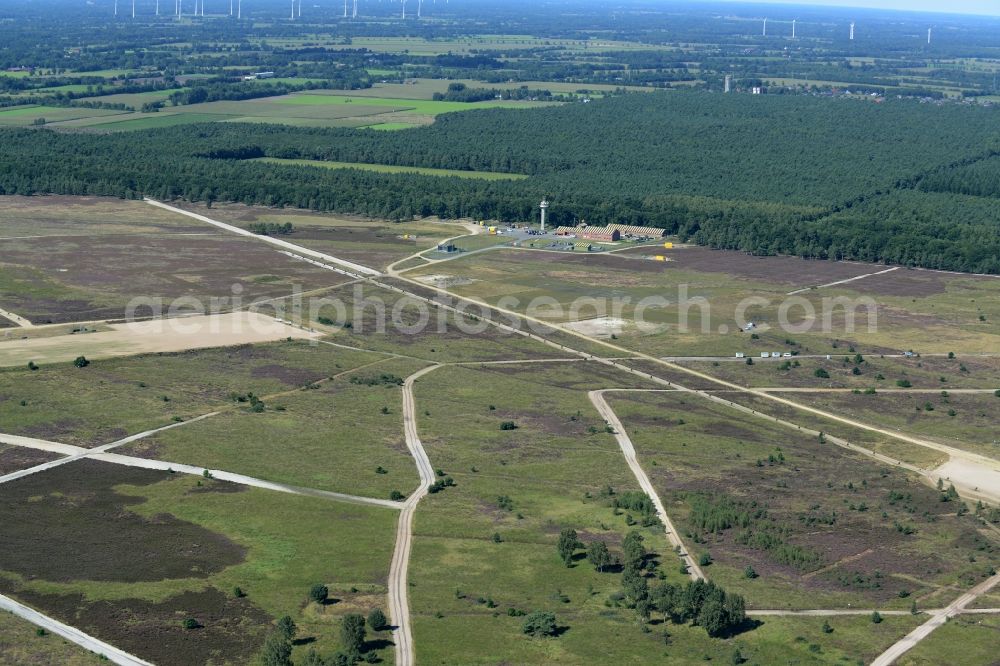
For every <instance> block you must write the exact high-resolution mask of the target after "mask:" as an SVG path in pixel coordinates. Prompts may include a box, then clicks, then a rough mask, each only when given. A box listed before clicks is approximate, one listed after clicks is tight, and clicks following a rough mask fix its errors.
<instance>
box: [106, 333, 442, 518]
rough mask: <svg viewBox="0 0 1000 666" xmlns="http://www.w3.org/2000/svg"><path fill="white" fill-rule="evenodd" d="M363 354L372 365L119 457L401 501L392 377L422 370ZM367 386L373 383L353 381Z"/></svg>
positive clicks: (405, 463)
mask: <svg viewBox="0 0 1000 666" xmlns="http://www.w3.org/2000/svg"><path fill="white" fill-rule="evenodd" d="M327 349H330V352H326V353H328V354H329V353H336V352H335V350H334V349H333V348H327ZM371 356H372V358H373V359H375V361H374V362H373V361H369V362H368V363H367V364H365V365H363V366H361V367H359V368H357V369H355V370H346V371H342V372H341V373H340V376H339V377H338V378H337V379H335V380H333V381H330V382H326V383H324V384H322V385H321V386H317V387H316V389H313V390H302V391H297V392H293V393H289V394H286V395H281V396H278V397H275V398H274V399H273V400H265V403H266V405H267V409H266V410H265V411H264V412H263V413H261V414H255V413H250V412H248V411H246V410H239V409H236V410H229V411H227V412H226V413H224V414H220V415H219V416H216V417H213V418H210V419H207V420H204V421H200V422H198V423H194V424H191V425H190V426H187V427H183V428H175V429H173V430H168V431H166V432H163V433H160V434H158V435H156V436H154V437H150V438H148V439H145V440H141V441H139V442H136V443H135V444H132V445H129V446H128V447H126V448H123V449H122V453H126V454H129V453H131V454H137V455H142V456H150V457H155V458H158V459H161V460H169V461H171V462H178V463H185V464H189V465H194V466H197V467H205V468H209V469H219V470H225V471H227V472H237V473H240V474H246V475H248V476H253V477H257V478H260V479H264V480H266V481H274V482H278V483H285V484H290V485H294V486H301V487H306V488H316V489H319V490H332V491H334V492H341V493H347V494H351V495H364V496H367V497H376V498H380V499H389V495H390V493H391V491H393V490H399V491H400V492H402V493H403V494H404V495H409V494H410V493H411V492H412V491H413V489H414V488H416V487H417V483H418V481H419V479H418V478H417V471H416V467H415V466H414V463H413V458H412V457H411V456H410V454H409V452H408V451H407V449H406V445H405V442H404V441H403V428H402V421H401V418H402V416H401V414H402V392H401V390H400V388H399V386H398V385H397V384H396V383H395V381H394V379H395V378H396V377H398V378H400V381H401V380H402V378H405V377H406V376H407V375H410V374H412V373H413V372H415V371H417V370H419V369H420V368H423V367H426V366H427V365H428V364H427V363H424V362H420V361H412V360H408V359H396V358H392V357H381V358H380V357H379V356H378V355H374V354H373V355H371ZM386 375H391V377H389V378H388V379H386V378H385V377H384V376H386ZM368 381H373V382H376V383H375V384H374V385H367V384H365V383H358V382H368Z"/></svg>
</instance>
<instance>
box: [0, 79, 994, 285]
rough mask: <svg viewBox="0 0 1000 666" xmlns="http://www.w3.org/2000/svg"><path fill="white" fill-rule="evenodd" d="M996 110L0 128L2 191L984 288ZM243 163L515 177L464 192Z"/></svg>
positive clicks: (927, 107) (575, 111)
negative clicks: (355, 165) (443, 220)
mask: <svg viewBox="0 0 1000 666" xmlns="http://www.w3.org/2000/svg"><path fill="white" fill-rule="evenodd" d="M997 113H998V112H997V111H996V110H995V109H993V108H989V107H980V106H971V105H935V104H927V103H921V102H918V101H914V100H906V99H886V100H885V101H884V102H882V103H875V102H873V101H869V100H866V99H863V98H862V99H857V98H854V99H822V98H816V97H808V96H747V95H740V96H736V95H722V94H718V93H712V92H682V91H668V92H659V93H642V94H632V95H619V96H614V97H609V98H606V99H603V100H602V99H597V100H594V101H592V102H590V103H587V104H584V103H580V102H576V103H570V104H566V105H563V106H559V107H551V108H544V109H530V110H520V109H518V110H504V109H490V110H481V111H468V112H462V113H455V114H444V115H441V116H439V117H438V118H437V120H436V122H435V123H434V124H433V125H430V126H427V127H423V128H418V129H411V130H407V131H404V132H376V131H370V130H368V131H365V130H361V131H359V130H355V129H339V128H324V129H314V128H295V127H283V126H277V125H273V126H272V125H263V126H262V125H249V124H247V125H243V124H233V123H216V124H206V125H186V126H183V127H173V128H163V129H155V130H146V131H141V132H125V133H119V134H108V135H94V134H82V133H79V134H77V133H62V132H53V131H50V130H45V129H41V130H39V129H3V130H0V145H3V146H4V151H3V152H2V153H0V193H2V194H36V193H59V194H101V195H111V196H119V197H139V196H151V197H157V198H163V199H173V198H182V199H187V200H192V201H239V202H244V203H249V204H263V205H271V206H292V207H302V208H311V209H316V210H324V211H337V212H345V213H346V212H350V213H360V214H365V215H371V216H384V217H388V218H390V219H397V220H401V219H408V218H410V217H412V216H426V215H439V216H442V217H473V218H480V219H482V218H488V219H499V220H503V221H527V220H529V219H532V218H533V216H534V215H535V214H536V210H535V206H536V204H537V202H538V201H539V200H540V199H541V198H542V197H543V196H544V197H548V198H550V200H551V201H552V202H553V203H552V208H551V209H550V212H551V216H552V219H553V221H554V222H556V223H572V222H575V221H579V220H586V221H587V222H590V223H607V222H622V223H627V224H641V225H650V226H655V227H662V228H665V229H668V230H669V231H670V232H672V233H677V234H679V235H680V237H681V238H682V239H684V240H690V241H693V242H697V243H702V244H706V245H710V246H713V247H719V248H730V249H739V250H744V251H747V252H753V253H757V254H773V253H784V254H795V255H800V256H803V257H815V258H824V259H826V258H829V259H857V260H866V261H883V262H888V263H897V264H904V265H914V266H923V267H929V268H940V269H949V270H959V271H972V272H991V273H997V272H1000V159H998V158H1000V129H998V128H1000V125H998V123H997V120H998V115H997ZM258 157H278V158H305V159H314V160H332V161H341V162H369V163H380V164H390V165H408V166H418V167H436V168H446V169H458V170H482V171H501V172H510V173H522V174H527V175H529V176H530V177H529V178H528V179H526V180H519V181H480V180H473V179H459V178H442V177H436V176H433V177H432V176H422V175H411V174H377V173H372V172H368V171H360V170H353V169H334V170H331V169H323V168H316V167H304V166H287V165H280V164H273V163H263V162H256V161H253V158H258Z"/></svg>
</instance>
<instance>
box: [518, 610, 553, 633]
mask: <svg viewBox="0 0 1000 666" xmlns="http://www.w3.org/2000/svg"><path fill="white" fill-rule="evenodd" d="M521 631H523V632H524V633H526V634H528V635H529V636H554V635H555V633H556V616H555V615H554V614H552V613H549V612H547V611H534V612H533V613H528V614H527V615H526V616H525V617H524V624H522V625H521Z"/></svg>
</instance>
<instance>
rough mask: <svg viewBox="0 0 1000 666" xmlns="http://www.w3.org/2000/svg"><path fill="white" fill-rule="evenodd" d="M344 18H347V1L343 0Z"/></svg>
mask: <svg viewBox="0 0 1000 666" xmlns="http://www.w3.org/2000/svg"><path fill="white" fill-rule="evenodd" d="M344 18H347V0H344Z"/></svg>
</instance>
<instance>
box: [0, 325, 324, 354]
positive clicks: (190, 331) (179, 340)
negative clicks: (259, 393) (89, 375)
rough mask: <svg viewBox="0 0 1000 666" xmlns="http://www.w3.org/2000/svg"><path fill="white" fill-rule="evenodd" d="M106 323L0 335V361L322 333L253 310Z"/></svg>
mask: <svg viewBox="0 0 1000 666" xmlns="http://www.w3.org/2000/svg"><path fill="white" fill-rule="evenodd" d="M109 328H110V329H111V330H108V331H100V332H97V333H84V334H76V335H58V336H52V337H40V338H31V337H29V338H28V339H27V340H23V339H21V340H3V341H0V366H18V365H26V364H27V363H28V361H34V362H35V363H39V364H41V363H65V362H67V361H72V360H73V359H75V358H76V357H77V356H86V357H87V358H88V359H100V358H112V357H117V356H132V355H134V354H146V353H153V352H177V351H185V350H188V349H205V348H208V347H226V346H231V345H241V344H251V343H258V342H273V341H275V340H283V339H285V338H289V337H290V338H298V339H314V338H317V337H319V336H321V335H322V333H319V332H312V331H306V330H303V329H301V328H299V327H297V326H291V325H288V324H285V323H282V322H278V321H275V320H274V318H273V317H267V316H265V315H263V314H260V313H255V312H230V313H226V314H217V315H198V316H194V317H178V318H174V319H154V320H151V321H142V322H130V323H127V324H111V325H110V326H109Z"/></svg>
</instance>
